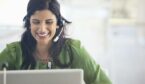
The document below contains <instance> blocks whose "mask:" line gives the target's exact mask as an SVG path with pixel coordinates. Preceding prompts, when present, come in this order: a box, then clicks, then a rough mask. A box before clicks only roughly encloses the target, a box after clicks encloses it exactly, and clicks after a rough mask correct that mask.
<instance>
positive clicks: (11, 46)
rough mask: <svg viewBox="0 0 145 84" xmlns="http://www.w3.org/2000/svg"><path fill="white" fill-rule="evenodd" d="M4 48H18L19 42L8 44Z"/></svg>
mask: <svg viewBox="0 0 145 84" xmlns="http://www.w3.org/2000/svg"><path fill="white" fill-rule="evenodd" d="M6 47H8V48H13V47H20V42H19V41H16V42H12V43H8V44H7V46H6Z"/></svg>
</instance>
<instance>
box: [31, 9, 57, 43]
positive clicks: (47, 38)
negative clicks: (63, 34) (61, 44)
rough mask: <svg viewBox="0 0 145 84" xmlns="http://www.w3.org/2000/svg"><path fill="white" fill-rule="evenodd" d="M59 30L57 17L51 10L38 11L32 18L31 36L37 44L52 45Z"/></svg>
mask: <svg viewBox="0 0 145 84" xmlns="http://www.w3.org/2000/svg"><path fill="white" fill-rule="evenodd" d="M57 28H59V27H58V25H57V19H56V16H55V15H54V14H53V13H52V12H51V11H49V10H40V11H36V12H35V13H34V14H33V15H32V16H31V17H30V29H31V34H32V36H33V37H34V38H35V39H36V41H37V43H40V44H46V45H47V44H49V43H51V42H52V39H53V37H54V35H55V33H56V29H57Z"/></svg>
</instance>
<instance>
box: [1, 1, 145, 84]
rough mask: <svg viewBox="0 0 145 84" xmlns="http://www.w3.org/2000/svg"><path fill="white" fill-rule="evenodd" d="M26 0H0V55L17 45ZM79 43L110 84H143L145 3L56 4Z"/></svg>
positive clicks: (92, 2)
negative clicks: (6, 47) (10, 44)
mask: <svg viewBox="0 0 145 84" xmlns="http://www.w3.org/2000/svg"><path fill="white" fill-rule="evenodd" d="M27 2H28V0H0V52H1V51H2V49H4V48H5V46H6V44H8V43H10V42H13V41H19V40H20V37H21V34H22V32H23V17H24V16H25V14H26V6H27ZM59 2H60V3H61V11H62V15H63V16H64V17H65V18H67V19H69V20H70V21H72V24H71V25H70V26H69V28H68V31H69V32H68V35H69V37H72V38H75V39H80V40H81V42H82V43H83V45H84V46H85V47H86V49H87V50H88V52H89V53H90V55H91V56H92V57H93V58H94V59H95V60H96V62H97V63H99V64H100V65H101V66H102V68H103V69H104V71H105V72H106V73H107V75H108V76H109V77H110V79H111V80H112V82H113V84H145V66H144V64H145V10H144V8H145V6H144V3H145V0H59Z"/></svg>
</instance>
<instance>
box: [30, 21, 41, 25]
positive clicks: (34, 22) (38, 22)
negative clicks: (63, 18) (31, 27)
mask: <svg viewBox="0 0 145 84" xmlns="http://www.w3.org/2000/svg"><path fill="white" fill-rule="evenodd" d="M32 23H33V24H35V25H38V24H40V21H36V20H35V21H32Z"/></svg>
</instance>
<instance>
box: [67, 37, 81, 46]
mask: <svg viewBox="0 0 145 84" xmlns="http://www.w3.org/2000/svg"><path fill="white" fill-rule="evenodd" d="M65 45H69V46H71V47H78V48H80V47H81V46H82V43H81V41H80V40H78V39H72V38H67V39H66V41H65Z"/></svg>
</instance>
